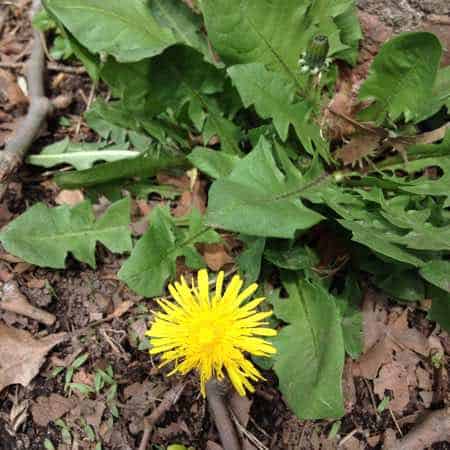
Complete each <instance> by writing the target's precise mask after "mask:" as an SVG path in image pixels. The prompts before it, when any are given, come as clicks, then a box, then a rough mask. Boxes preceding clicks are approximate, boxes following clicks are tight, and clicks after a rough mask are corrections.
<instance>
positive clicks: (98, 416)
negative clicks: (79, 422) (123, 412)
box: [70, 398, 106, 433]
mask: <svg viewBox="0 0 450 450" xmlns="http://www.w3.org/2000/svg"><path fill="white" fill-rule="evenodd" d="M105 409H106V404H105V402H104V401H96V400H90V399H88V398H86V399H83V400H82V401H81V402H80V403H79V404H78V405H77V406H76V407H75V408H74V409H72V412H71V413H70V415H71V417H72V418H74V419H75V420H76V419H78V418H79V417H83V418H84V420H86V423H87V424H88V425H90V426H91V427H92V428H94V430H95V431H96V432H97V433H98V432H99V429H100V424H101V423H102V417H103V413H104V412H105Z"/></svg>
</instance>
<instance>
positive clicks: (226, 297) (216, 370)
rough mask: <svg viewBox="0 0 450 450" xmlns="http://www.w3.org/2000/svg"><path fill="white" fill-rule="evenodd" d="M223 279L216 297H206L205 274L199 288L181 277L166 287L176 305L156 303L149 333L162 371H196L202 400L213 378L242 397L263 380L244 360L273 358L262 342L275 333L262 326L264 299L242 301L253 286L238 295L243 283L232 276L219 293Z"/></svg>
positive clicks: (219, 277) (221, 276)
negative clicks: (168, 368) (169, 367)
mask: <svg viewBox="0 0 450 450" xmlns="http://www.w3.org/2000/svg"><path fill="white" fill-rule="evenodd" d="M223 283H224V273H223V272H219V273H218V275H217V280H216V286H215V291H214V292H212V293H210V289H209V280H208V272H207V271H206V270H205V269H202V270H200V271H199V272H198V275H197V283H195V281H193V282H192V286H189V285H188V284H187V283H186V281H185V279H184V278H183V277H181V279H180V281H179V282H175V283H174V285H169V292H170V294H171V295H172V297H173V299H174V301H169V300H167V299H159V300H158V304H159V306H160V307H161V311H159V312H156V313H155V315H154V321H153V324H152V326H151V328H150V330H149V331H148V332H147V336H149V337H150V343H151V345H152V348H151V350H150V354H158V353H160V354H161V366H165V365H166V364H169V363H174V366H175V367H174V369H173V370H172V372H171V373H170V375H172V374H174V373H177V372H178V373H181V374H182V375H185V374H187V373H188V372H190V371H191V370H196V371H197V372H198V374H199V376H200V386H201V392H202V395H203V396H205V384H206V382H207V381H208V380H209V379H210V378H212V377H217V378H218V379H219V380H221V379H223V378H224V376H225V375H227V376H228V378H229V379H230V381H231V383H232V384H233V386H234V387H235V389H236V390H237V392H238V393H239V394H240V395H245V391H246V390H248V391H249V392H253V391H254V388H253V386H252V383H251V382H252V381H258V380H262V379H263V377H262V375H261V374H260V372H259V371H258V370H257V369H256V367H255V366H254V365H253V364H252V362H251V361H249V360H248V359H247V358H246V355H247V354H251V355H254V356H270V355H272V354H274V353H275V352H276V350H275V348H274V347H273V345H272V344H271V343H269V342H267V341H266V340H264V337H266V336H275V335H276V331H275V330H273V329H272V328H270V327H268V326H267V325H268V323H267V322H266V321H265V319H267V318H268V317H269V316H270V315H271V314H272V312H271V311H261V312H258V311H257V310H256V308H257V307H258V305H259V304H261V303H262V302H263V301H264V297H260V298H255V299H253V300H249V301H246V300H247V299H249V297H251V296H252V295H253V294H254V292H255V291H256V289H257V288H258V286H257V284H252V285H250V286H249V287H247V288H246V289H244V290H243V291H242V292H240V291H241V289H242V286H243V284H244V282H243V280H242V279H241V278H240V277H239V276H238V275H235V276H234V277H233V278H232V280H231V281H230V283H229V284H228V286H227V287H226V289H225V291H224V292H223Z"/></svg>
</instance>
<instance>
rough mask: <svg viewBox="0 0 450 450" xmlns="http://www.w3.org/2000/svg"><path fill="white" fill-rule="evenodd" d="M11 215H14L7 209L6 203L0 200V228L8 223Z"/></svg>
mask: <svg viewBox="0 0 450 450" xmlns="http://www.w3.org/2000/svg"><path fill="white" fill-rule="evenodd" d="M13 216H14V215H13V214H12V213H11V211H10V210H9V208H8V205H7V203H6V202H2V203H1V204H0V228H2V227H3V226H4V225H6V224H7V223H9V221H10V220H11V219H12V218H13Z"/></svg>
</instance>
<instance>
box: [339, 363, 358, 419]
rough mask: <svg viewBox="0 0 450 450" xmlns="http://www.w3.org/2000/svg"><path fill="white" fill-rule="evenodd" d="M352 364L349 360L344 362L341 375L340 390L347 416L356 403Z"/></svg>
mask: <svg viewBox="0 0 450 450" xmlns="http://www.w3.org/2000/svg"><path fill="white" fill-rule="evenodd" d="M353 365H354V362H353V360H352V359H351V358H347V359H346V360H345V365H344V372H343V374H342V390H343V393H344V408H345V412H346V413H347V414H348V413H350V412H351V411H352V410H353V407H354V405H355V404H356V402H357V398H356V387H355V381H354V379H353V373H354V369H353Z"/></svg>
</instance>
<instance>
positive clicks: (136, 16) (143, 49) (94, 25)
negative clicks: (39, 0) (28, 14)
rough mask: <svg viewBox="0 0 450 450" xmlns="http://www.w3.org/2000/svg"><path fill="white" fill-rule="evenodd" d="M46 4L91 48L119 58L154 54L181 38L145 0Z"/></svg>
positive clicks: (80, 0) (59, 0) (47, 1)
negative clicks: (159, 17)
mask: <svg viewBox="0 0 450 450" xmlns="http://www.w3.org/2000/svg"><path fill="white" fill-rule="evenodd" d="M44 6H45V8H46V9H47V10H49V11H50V12H51V14H53V15H54V16H56V17H57V18H58V20H59V21H60V22H62V23H63V24H64V26H65V27H66V28H67V29H68V30H69V31H70V32H71V33H72V34H73V35H74V36H75V38H76V39H77V40H78V41H79V42H80V43H81V44H82V45H84V46H85V47H87V48H88V49H89V50H90V51H91V52H93V53H100V52H104V53H107V54H110V55H113V56H115V57H116V58H117V60H118V61H126V62H129V61H138V60H140V59H143V58H146V57H152V56H155V55H158V54H160V53H161V52H162V51H163V50H164V49H166V48H167V47H169V46H171V45H173V44H175V43H177V42H178V39H177V38H176V37H175V35H174V34H173V32H172V30H171V29H169V28H165V27H162V26H160V24H158V22H157V21H156V20H155V18H154V17H153V15H152V13H151V10H150V7H149V5H148V3H147V2H146V1H144V0H128V1H126V2H123V1H121V0H109V1H108V2H107V3H103V2H98V1H96V0H74V1H71V2H70V3H68V2H67V1H65V0H44Z"/></svg>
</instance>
